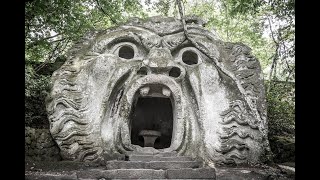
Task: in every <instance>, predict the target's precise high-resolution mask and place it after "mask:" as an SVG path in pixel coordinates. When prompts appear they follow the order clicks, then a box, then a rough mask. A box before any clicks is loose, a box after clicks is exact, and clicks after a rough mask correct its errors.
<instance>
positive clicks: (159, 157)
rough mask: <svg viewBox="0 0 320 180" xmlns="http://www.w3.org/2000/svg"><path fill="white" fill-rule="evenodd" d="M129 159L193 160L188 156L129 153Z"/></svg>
mask: <svg viewBox="0 0 320 180" xmlns="http://www.w3.org/2000/svg"><path fill="white" fill-rule="evenodd" d="M128 160H129V161H193V158H192V157H188V156H153V155H129V159H128Z"/></svg>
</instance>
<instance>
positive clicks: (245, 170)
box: [216, 167, 295, 180]
mask: <svg viewBox="0 0 320 180" xmlns="http://www.w3.org/2000/svg"><path fill="white" fill-rule="evenodd" d="M216 176H217V179H218V180H267V179H272V180H289V179H295V176H294V175H292V174H285V173H281V171H280V170H279V169H274V168H252V167H251V168H250V167H239V168H230V167H229V168H216Z"/></svg>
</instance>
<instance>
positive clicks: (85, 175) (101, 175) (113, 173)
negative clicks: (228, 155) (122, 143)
mask: <svg viewBox="0 0 320 180" xmlns="http://www.w3.org/2000/svg"><path fill="white" fill-rule="evenodd" d="M77 177H78V178H79V179H215V178H216V173H215V169H213V168H208V167H204V166H203V162H201V161H196V160H193V158H191V157H187V156H177V155H176V154H174V153H162V154H161V153H160V154H156V155H154V154H148V153H145V154H144V153H133V154H131V155H129V156H128V157H127V159H126V160H110V161H107V162H106V168H105V169H90V170H87V171H83V172H78V173H77Z"/></svg>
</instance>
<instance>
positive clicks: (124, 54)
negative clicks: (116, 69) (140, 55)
mask: <svg viewBox="0 0 320 180" xmlns="http://www.w3.org/2000/svg"><path fill="white" fill-rule="evenodd" d="M118 56H119V57H121V58H124V59H132V58H133V57H134V49H133V47H132V46H129V45H124V46H122V47H120V48H119V54H118Z"/></svg>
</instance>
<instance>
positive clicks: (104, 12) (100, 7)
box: [95, 0, 118, 24]
mask: <svg viewBox="0 0 320 180" xmlns="http://www.w3.org/2000/svg"><path fill="white" fill-rule="evenodd" d="M95 1H96V2H97V5H98V7H99V9H100V10H101V12H102V13H103V14H105V15H107V16H108V17H109V19H110V20H111V21H112V22H113V23H114V24H118V23H117V22H116V21H115V20H114V19H113V18H112V16H111V15H110V14H108V13H107V12H106V11H105V10H104V9H103V8H102V6H101V5H100V3H99V0H95Z"/></svg>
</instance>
